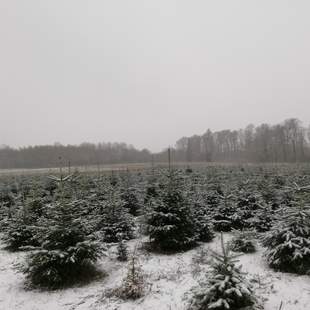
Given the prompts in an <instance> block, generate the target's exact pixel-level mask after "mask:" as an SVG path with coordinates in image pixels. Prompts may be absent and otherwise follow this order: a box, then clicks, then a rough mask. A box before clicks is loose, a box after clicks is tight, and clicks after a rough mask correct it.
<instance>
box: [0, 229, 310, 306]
mask: <svg viewBox="0 0 310 310" xmlns="http://www.w3.org/2000/svg"><path fill="white" fill-rule="evenodd" d="M229 238H230V235H225V240H228V239H229ZM139 245H141V241H140V240H133V241H131V242H130V247H131V248H134V247H135V246H138V248H139ZM209 248H212V249H213V250H216V251H219V250H220V238H219V235H217V237H216V238H215V239H214V241H213V242H211V243H206V244H203V245H202V246H200V247H197V248H195V249H193V250H191V251H188V252H185V253H182V254H175V255H158V254H154V253H148V252H145V251H143V250H141V249H140V250H138V255H139V260H140V264H141V266H142V269H143V271H144V275H145V280H146V283H147V285H146V287H145V296H144V297H143V298H141V299H139V300H137V301H132V302H131V301H122V300H119V299H117V298H115V297H107V296H109V294H108V292H109V291H110V290H111V289H114V288H117V287H118V286H119V285H120V283H121V281H122V279H123V277H124V276H125V274H126V264H127V263H120V262H118V261H117V260H116V259H115V247H113V246H112V247H111V248H110V249H109V250H108V252H107V256H106V257H104V258H103V259H102V260H101V261H100V262H99V265H100V268H101V269H103V270H104V271H105V272H106V273H107V276H106V277H105V278H103V279H101V280H98V281H95V282H92V283H91V284H88V285H86V286H83V287H75V288H70V289H65V290H58V291H54V292H46V291H45V292H44V291H43V292H42V291H38V290H35V291H29V290H25V288H24V276H23V274H21V273H19V272H18V270H17V269H16V265H18V264H20V263H22V262H23V261H24V256H25V255H26V254H25V253H23V252H20V253H10V252H7V251H5V250H3V249H1V250H0V309H1V310H2V309H3V310H42V309H44V310H57V309H64V310H75V309H76V310H86V309H93V310H99V309H100V310H103V309H104V310H117V309H120V310H134V309H136V310H146V309H149V310H158V309H160V310H173V309H180V310H181V309H188V300H189V298H190V296H191V289H192V288H193V287H195V286H196V285H197V284H198V282H199V280H201V279H203V278H204V275H205V273H206V271H207V270H208V268H209V258H210V257H209V255H206V256H204V258H206V259H205V260H204V259H197V258H198V257H199V256H200V255H199V254H200V253H202V252H205V250H206V251H208V249H209ZM197 261H199V262H197ZM240 264H241V265H242V266H243V271H245V272H248V278H249V280H250V281H251V282H252V284H253V285H254V287H255V292H256V295H257V296H259V297H260V299H261V301H262V303H263V305H264V309H265V310H278V309H279V307H280V303H281V301H282V302H283V307H282V310H308V309H310V278H309V276H297V275H293V274H285V273H280V272H279V273H277V272H274V271H272V270H271V269H270V268H268V266H266V264H265V263H264V250H263V249H262V248H259V251H258V252H257V253H255V254H244V255H242V256H241V257H240Z"/></svg>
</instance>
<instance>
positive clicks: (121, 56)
mask: <svg viewBox="0 0 310 310" xmlns="http://www.w3.org/2000/svg"><path fill="white" fill-rule="evenodd" d="M309 12H310V3H309V1H306V0H305V1H302V0H299V1H288V0H287V1H284V0H278V1H272V0H271V1H267V0H263V1H251V0H243V1H238V0H234V1H231V0H227V1H221V0H219V1H208V0H201V1H198V0H194V1H189V0H187V1H182V0H175V1H171V0H152V1H151V0H140V1H139V0H132V1H129V0H128V1H125V0H123V1H117V0H109V1H104V0H98V1H94V0H88V1H85V0H70V1H69V0H44V1H42V0H37V1H34V0H27V1H20V0H19V1H17V0H1V1H0V44H1V46H0V107H1V110H0V144H2V143H3V144H9V145H12V146H20V145H29V144H47V143H53V142H55V141H59V142H61V143H64V144H67V143H81V142H83V141H89V142H99V141H119V142H122V141H123V142H128V143H132V144H134V145H135V146H137V147H139V148H141V147H147V148H150V149H151V150H155V151H158V150H161V149H162V148H164V147H166V146H167V145H169V144H174V142H175V141H176V140H177V139H178V138H180V137H181V136H184V135H187V136H189V135H192V134H195V133H197V134H201V133H203V132H204V131H205V130H206V129H207V128H208V127H210V128H211V129H213V130H218V129H226V128H232V129H237V128H241V127H244V126H246V125H247V124H249V123H254V124H260V123H262V122H268V123H276V122H280V121H282V120H284V119H285V118H288V117H297V118H299V119H301V120H302V121H303V122H304V124H305V125H308V123H310V39H309V38H310V18H309Z"/></svg>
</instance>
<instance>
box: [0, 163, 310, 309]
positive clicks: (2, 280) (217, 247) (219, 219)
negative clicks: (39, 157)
mask: <svg viewBox="0 0 310 310" xmlns="http://www.w3.org/2000/svg"><path fill="white" fill-rule="evenodd" d="M0 184H1V187H0V206H1V209H0V212H1V213H0V214H1V220H0V225H1V250H0V294H1V300H0V305H1V307H2V308H3V309H26V310H33V309H42V308H43V307H44V308H45V309H68V310H69V309H70V310H71V309H77V310H82V309H138V310H142V309H150V310H155V309H159V308H160V309H167V310H168V309H186V310H209V309H217V310H224V309H232V310H238V309H240V310H241V309H253V310H255V309H266V310H278V309H281V308H279V307H282V309H284V310H290V309H296V310H302V309H307V305H308V304H309V302H310V293H309V290H310V284H309V283H310V282H309V274H310V211H309V205H310V204H309V203H310V167H309V165H307V164H299V165H297V164H281V165H280V164H275V165H270V164H268V165H253V164H252V165H229V166H227V165H226V166H220V165H217V166H216V165H213V166H204V165H201V166H199V167H195V168H191V167H190V166H188V167H187V168H178V169H177V168H174V167H173V166H172V167H169V169H165V168H159V167H155V166H153V167H152V168H150V169H140V170H135V171H129V170H127V171H118V172H117V171H114V172H105V173H103V172H100V171H98V172H92V173H80V172H78V171H75V172H74V174H69V173H68V171H67V170H65V169H60V172H59V173H58V174H55V175H48V174H40V175H39V174H36V175H31V174H27V175H14V176H12V175H8V176H5V175H2V176H1V183H0ZM12 292H14V296H15V297H14V300H13V299H11V298H10V297H9V296H10V294H13V293H12ZM33 296H35V298H33Z"/></svg>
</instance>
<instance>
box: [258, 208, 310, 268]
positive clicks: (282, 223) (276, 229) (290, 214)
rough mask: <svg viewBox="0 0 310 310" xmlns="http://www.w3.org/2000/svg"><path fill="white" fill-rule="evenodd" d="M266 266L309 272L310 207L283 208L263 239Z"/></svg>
mask: <svg viewBox="0 0 310 310" xmlns="http://www.w3.org/2000/svg"><path fill="white" fill-rule="evenodd" d="M263 245H264V246H266V247H267V262H268V264H269V265H270V266H271V267H272V268H274V269H276V270H280V271H286V272H294V273H299V274H306V273H309V271H310V207H309V206H305V207H302V206H299V207H295V208H289V207H287V208H285V209H284V210H283V215H282V216H281V218H280V220H279V221H278V223H276V224H275V225H274V226H273V228H272V229H271V231H270V232H268V233H267V235H266V236H265V237H264V239H263Z"/></svg>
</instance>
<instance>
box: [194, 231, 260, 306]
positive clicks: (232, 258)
mask: <svg viewBox="0 0 310 310" xmlns="http://www.w3.org/2000/svg"><path fill="white" fill-rule="evenodd" d="M221 246H222V254H218V253H214V252H213V254H212V256H213V257H214V262H213V265H212V271H211V274H210V275H208V276H207V278H208V280H207V281H206V283H204V284H203V285H202V286H200V287H199V288H198V289H196V290H195V292H194V297H193V299H192V301H191V304H190V307H189V309H190V310H211V309H215V310H227V309H232V310H237V309H243V308H246V307H249V308H246V309H254V307H255V305H256V303H257V302H256V298H255V296H254V294H253V291H252V288H251V285H250V284H249V283H248V282H247V280H246V279H245V277H244V274H243V273H242V271H241V268H240V267H237V266H236V265H235V264H236V263H237V262H238V260H237V257H238V255H231V254H230V253H229V250H228V249H227V248H226V247H225V245H224V241H223V235H221ZM250 307H252V308H250Z"/></svg>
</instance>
